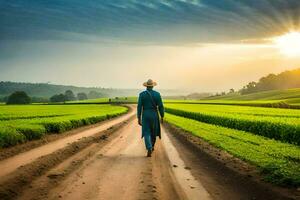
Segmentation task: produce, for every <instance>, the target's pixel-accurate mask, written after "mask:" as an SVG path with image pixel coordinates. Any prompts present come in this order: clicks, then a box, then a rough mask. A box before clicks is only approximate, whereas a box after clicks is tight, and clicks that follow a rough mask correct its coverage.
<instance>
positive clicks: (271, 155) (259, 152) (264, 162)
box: [166, 114, 300, 187]
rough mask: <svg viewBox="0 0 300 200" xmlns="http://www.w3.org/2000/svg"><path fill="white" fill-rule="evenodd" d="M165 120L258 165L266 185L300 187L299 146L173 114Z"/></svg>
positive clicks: (168, 115)
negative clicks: (268, 183) (267, 183)
mask: <svg viewBox="0 0 300 200" xmlns="http://www.w3.org/2000/svg"><path fill="white" fill-rule="evenodd" d="M166 121H167V122H168V123H170V124H173V125H175V126H177V127H179V128H181V129H183V130H185V131H188V132H190V133H191V134H193V135H195V136H197V137H200V138H202V139H203V140H205V141H207V142H209V143H210V144H212V145H214V146H216V147H218V148H221V149H223V150H225V151H227V152H228V153H230V154H232V155H234V156H236V157H238V158H240V159H242V160H244V161H246V162H249V163H250V164H252V165H255V166H257V167H258V169H260V171H261V173H262V174H263V175H264V178H265V180H267V181H269V182H272V183H276V184H279V185H287V186H296V187H299V186H300V168H299V164H300V148H299V147H298V146H295V145H292V144H287V143H282V142H280V141H276V140H271V139H268V138H265V137H262V136H258V135H254V134H251V133H248V132H244V131H239V130H234V129H229V128H225V127H220V126H216V125H212V124H207V123H203V122H199V121H196V120H192V119H188V118H184V117H179V116H176V115H172V114H166Z"/></svg>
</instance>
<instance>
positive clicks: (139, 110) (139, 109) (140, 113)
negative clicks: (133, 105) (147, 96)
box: [137, 94, 143, 125]
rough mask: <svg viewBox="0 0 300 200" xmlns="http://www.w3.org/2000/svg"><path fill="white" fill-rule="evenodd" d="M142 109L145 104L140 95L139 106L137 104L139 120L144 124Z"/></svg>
mask: <svg viewBox="0 0 300 200" xmlns="http://www.w3.org/2000/svg"><path fill="white" fill-rule="evenodd" d="M142 109H143V104H142V95H141V94H140V95H139V100H138V106H137V118H138V121H139V125H142V121H141V118H142Z"/></svg>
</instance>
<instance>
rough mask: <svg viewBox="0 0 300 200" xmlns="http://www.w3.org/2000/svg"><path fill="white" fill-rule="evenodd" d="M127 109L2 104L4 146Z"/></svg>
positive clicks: (0, 126)
mask: <svg viewBox="0 0 300 200" xmlns="http://www.w3.org/2000/svg"><path fill="white" fill-rule="evenodd" d="M127 110H128V109H127V108H126V107H122V106H112V105H24V106H22V105H20V106H6V105H1V106H0V147H7V146H12V145H15V144H18V143H23V142H25V141H28V140H33V139H38V138H41V137H42V136H43V135H45V134H49V133H61V132H64V131H67V130H70V129H73V128H77V127H80V126H83V125H88V124H94V123H97V122H99V121H103V120H105V119H108V118H111V117H114V116H117V115H120V114H123V113H125V112H127Z"/></svg>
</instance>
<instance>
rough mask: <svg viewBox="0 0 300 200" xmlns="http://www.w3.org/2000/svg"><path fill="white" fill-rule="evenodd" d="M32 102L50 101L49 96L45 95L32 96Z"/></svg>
mask: <svg viewBox="0 0 300 200" xmlns="http://www.w3.org/2000/svg"><path fill="white" fill-rule="evenodd" d="M31 102H32V103H47V102H49V99H48V98H45V97H31Z"/></svg>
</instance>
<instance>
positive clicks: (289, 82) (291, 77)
mask: <svg viewBox="0 0 300 200" xmlns="http://www.w3.org/2000/svg"><path fill="white" fill-rule="evenodd" d="M291 88H300V69H295V70H290V71H284V72H282V73H280V74H269V75H267V76H264V77H262V78H260V79H259V81H258V82H255V81H252V82H249V83H248V84H247V85H246V86H244V87H243V89H241V90H240V93H241V94H251V93H255V92H262V91H268V90H284V89H291Z"/></svg>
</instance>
